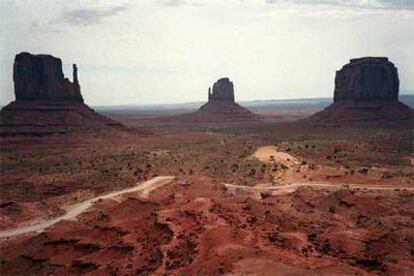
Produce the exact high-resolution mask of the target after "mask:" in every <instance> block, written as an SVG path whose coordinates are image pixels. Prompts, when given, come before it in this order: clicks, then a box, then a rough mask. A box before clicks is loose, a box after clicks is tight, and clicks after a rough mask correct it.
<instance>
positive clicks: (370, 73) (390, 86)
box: [334, 57, 400, 102]
mask: <svg viewBox="0 0 414 276" xmlns="http://www.w3.org/2000/svg"><path fill="white" fill-rule="evenodd" d="M399 83H400V82H399V79H398V71H397V68H396V67H395V66H394V64H393V63H392V62H390V61H388V58H386V57H363V58H356V59H351V60H350V63H348V64H346V65H344V66H343V67H342V69H341V70H339V71H336V76H335V91H334V101H335V102H341V101H355V102H358V101H361V102H363V101H393V102H395V101H398V90H399Z"/></svg>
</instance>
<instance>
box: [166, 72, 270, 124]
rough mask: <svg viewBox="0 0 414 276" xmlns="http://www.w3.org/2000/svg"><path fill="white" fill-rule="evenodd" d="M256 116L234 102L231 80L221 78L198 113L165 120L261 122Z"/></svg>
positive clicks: (209, 90) (210, 90) (209, 92)
mask: <svg viewBox="0 0 414 276" xmlns="http://www.w3.org/2000/svg"><path fill="white" fill-rule="evenodd" d="M261 118H262V117H261V116H259V115H257V114H254V113H253V112H251V111H249V110H248V109H246V108H244V107H242V106H240V105H239V104H237V103H236V102H235V101H234V86H233V82H231V81H230V79H229V78H221V79H219V80H217V81H216V82H215V83H214V84H213V89H211V88H209V89H208V102H207V103H205V104H204V105H203V106H201V107H200V109H199V110H198V111H196V112H193V113H190V114H184V115H179V116H173V117H168V118H164V120H166V121H177V122H187V123H204V122H213V123H214V122H242V121H259V120H261Z"/></svg>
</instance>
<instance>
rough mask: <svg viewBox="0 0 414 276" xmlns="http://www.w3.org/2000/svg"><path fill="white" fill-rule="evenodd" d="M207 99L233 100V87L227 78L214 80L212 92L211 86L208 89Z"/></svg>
mask: <svg viewBox="0 0 414 276" xmlns="http://www.w3.org/2000/svg"><path fill="white" fill-rule="evenodd" d="M208 101H209V102H210V101H230V102H234V87H233V83H232V82H231V81H230V79H229V78H221V79H219V80H218V81H216V82H215V83H214V85H213V93H211V88H209V89H208Z"/></svg>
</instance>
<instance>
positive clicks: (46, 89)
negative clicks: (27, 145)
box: [0, 53, 125, 136]
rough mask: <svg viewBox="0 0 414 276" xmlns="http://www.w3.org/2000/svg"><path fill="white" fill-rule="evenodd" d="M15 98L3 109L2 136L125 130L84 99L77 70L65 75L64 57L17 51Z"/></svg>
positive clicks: (1, 119) (14, 68)
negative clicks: (68, 77) (88, 104)
mask: <svg viewBox="0 0 414 276" xmlns="http://www.w3.org/2000/svg"><path fill="white" fill-rule="evenodd" d="M13 80H14V90H15V96H16V100H15V101H14V102H11V103H10V104H8V105H7V106H5V107H4V108H2V110H1V112H0V136H18V135H29V136H44V135H51V134H68V133H71V134H74V133H76V134H84V133H88V132H95V133H96V132H101V133H102V132H108V131H110V130H115V129H116V130H124V129H125V127H124V126H122V125H121V124H120V123H118V122H115V121H113V120H111V119H108V118H106V117H103V116H101V115H99V114H98V113H96V112H95V111H94V110H92V109H91V108H89V107H88V106H87V105H86V104H84V103H83V97H82V94H81V89H80V85H79V80H78V70H77V67H76V65H75V64H74V65H73V81H72V82H71V81H69V80H68V79H67V78H65V77H64V75H63V71H62V61H61V60H60V59H59V58H56V57H53V56H51V55H32V54H29V53H20V54H17V55H16V57H15V61H14V66H13Z"/></svg>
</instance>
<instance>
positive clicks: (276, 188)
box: [224, 182, 414, 193]
mask: <svg viewBox="0 0 414 276" xmlns="http://www.w3.org/2000/svg"><path fill="white" fill-rule="evenodd" d="M224 185H225V186H226V187H227V188H232V189H241V190H247V191H248V190H250V191H257V192H261V191H270V192H281V193H291V192H294V191H295V190H296V189H297V188H299V187H313V188H332V189H338V188H346V189H361V190H395V189H404V190H408V191H414V187H408V186H385V185H362V184H348V183H309V182H296V183H292V184H287V185H280V186H253V187H250V186H239V185H233V184H224Z"/></svg>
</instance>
